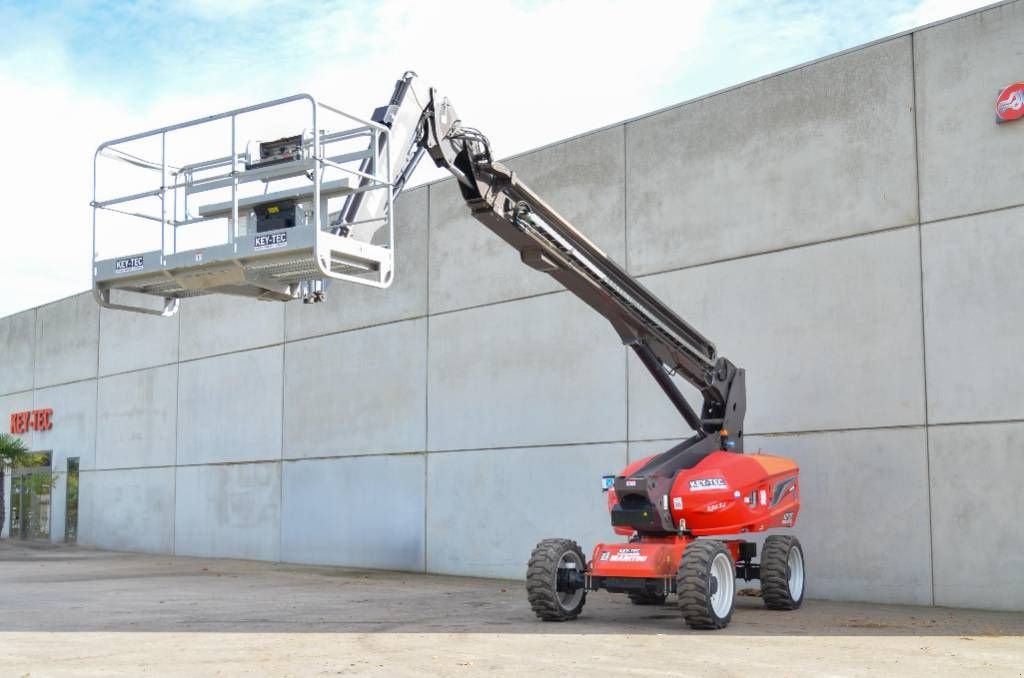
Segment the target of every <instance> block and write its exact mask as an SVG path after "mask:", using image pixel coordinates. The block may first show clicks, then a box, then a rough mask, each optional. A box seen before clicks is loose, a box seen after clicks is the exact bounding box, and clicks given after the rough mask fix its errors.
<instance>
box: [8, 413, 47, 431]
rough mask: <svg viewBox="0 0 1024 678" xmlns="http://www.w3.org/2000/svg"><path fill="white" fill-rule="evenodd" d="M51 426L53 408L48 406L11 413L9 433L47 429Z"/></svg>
mask: <svg viewBox="0 0 1024 678" xmlns="http://www.w3.org/2000/svg"><path fill="white" fill-rule="evenodd" d="M51 428H53V410H52V409H51V408H49V407H46V408H43V409H38V410H27V411H25V412H12V413H11V433H28V432H29V430H30V429H31V430H33V431H49V430H50V429H51Z"/></svg>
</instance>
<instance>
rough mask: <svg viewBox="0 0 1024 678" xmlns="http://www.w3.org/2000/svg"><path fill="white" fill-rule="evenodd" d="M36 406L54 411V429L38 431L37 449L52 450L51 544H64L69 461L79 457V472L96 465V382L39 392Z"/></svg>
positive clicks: (34, 440) (36, 395)
mask: <svg viewBox="0 0 1024 678" xmlns="http://www.w3.org/2000/svg"><path fill="white" fill-rule="evenodd" d="M35 398H36V401H35V403H36V404H35V407H37V408H40V407H50V408H53V428H52V429H50V430H49V431H36V432H35V435H34V438H33V449H34V450H38V451H40V452H45V451H49V452H51V453H52V454H51V456H50V468H51V469H52V470H53V474H54V485H53V488H52V489H51V490H50V541H52V542H62V541H64V517H65V516H64V511H65V506H64V504H65V499H66V493H67V468H68V459H69V458H72V457H78V460H79V469H80V470H89V469H92V468H94V466H95V459H96V455H95V450H96V382H95V381H94V380H89V381H77V382H73V383H70V384H64V385H62V386H53V387H50V388H46V389H41V390H39V391H36V392H35Z"/></svg>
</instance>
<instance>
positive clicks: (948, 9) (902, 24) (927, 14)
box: [890, 0, 992, 32]
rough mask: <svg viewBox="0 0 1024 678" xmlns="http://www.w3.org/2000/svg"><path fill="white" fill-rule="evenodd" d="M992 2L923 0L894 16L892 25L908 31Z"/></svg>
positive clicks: (898, 29)
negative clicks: (910, 8)
mask: <svg viewBox="0 0 1024 678" xmlns="http://www.w3.org/2000/svg"><path fill="white" fill-rule="evenodd" d="M990 4H992V3H991V2H990V1H989V0H921V2H919V3H918V4H917V6H916V7H914V8H913V9H912V10H910V11H909V12H903V13H901V14H897V15H896V16H894V17H893V18H892V19H891V20H890V25H891V27H892V30H893V32H899V31H906V30H910V29H912V28H918V27H920V26H924V25H926V24H930V23H932V22H935V21H940V20H942V19H946V18H948V17H951V16H956V15H957V14H963V13H964V12H970V11H971V10H974V9H978V8H979V7H984V6H985V5H990Z"/></svg>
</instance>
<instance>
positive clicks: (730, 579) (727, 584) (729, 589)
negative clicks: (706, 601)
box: [711, 553, 736, 619]
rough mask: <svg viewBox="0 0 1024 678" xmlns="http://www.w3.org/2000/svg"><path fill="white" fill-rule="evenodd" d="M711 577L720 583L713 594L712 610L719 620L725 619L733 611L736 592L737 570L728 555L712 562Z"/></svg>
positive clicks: (721, 555) (722, 555)
mask: <svg viewBox="0 0 1024 678" xmlns="http://www.w3.org/2000/svg"><path fill="white" fill-rule="evenodd" d="M711 576H712V577H714V578H715V580H717V582H718V586H717V588H716V589H715V592H714V593H712V594H711V609H713V610H714V611H715V615H717V616H718V618H719V619H724V618H725V616H726V615H727V614H729V610H731V609H732V598H733V594H734V593H735V590H736V570H735V569H733V565H732V560H731V559H730V558H729V556H728V555H726V554H724V553H719V554H718V555H716V556H715V559H714V560H712V561H711Z"/></svg>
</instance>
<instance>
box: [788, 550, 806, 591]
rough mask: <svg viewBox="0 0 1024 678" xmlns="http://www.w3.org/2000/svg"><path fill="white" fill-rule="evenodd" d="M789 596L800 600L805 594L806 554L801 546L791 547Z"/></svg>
mask: <svg viewBox="0 0 1024 678" xmlns="http://www.w3.org/2000/svg"><path fill="white" fill-rule="evenodd" d="M787 564H788V565H789V597H790V598H792V599H793V600H800V598H801V596H803V594H804V554H803V553H801V552H800V547H799V546H794V547H793V548H791V549H789V558H788V559H787Z"/></svg>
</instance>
